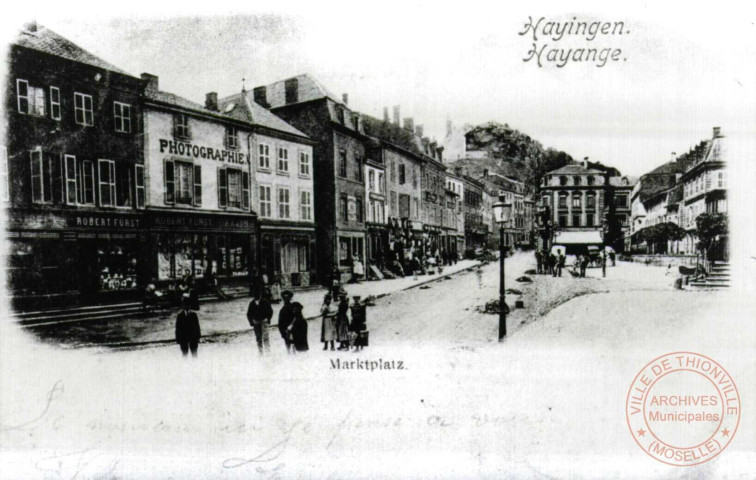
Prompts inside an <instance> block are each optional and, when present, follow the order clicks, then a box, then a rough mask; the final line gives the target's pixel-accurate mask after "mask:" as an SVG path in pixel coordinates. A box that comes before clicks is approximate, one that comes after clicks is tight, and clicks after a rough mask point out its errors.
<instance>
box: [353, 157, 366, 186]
mask: <svg viewBox="0 0 756 480" xmlns="http://www.w3.org/2000/svg"><path fill="white" fill-rule="evenodd" d="M354 165H355V169H356V171H355V172H354V178H355V179H356V180H357V181H358V182H362V181H363V180H364V178H365V177H364V172H363V171H362V157H360V156H359V155H357V156H355V157H354Z"/></svg>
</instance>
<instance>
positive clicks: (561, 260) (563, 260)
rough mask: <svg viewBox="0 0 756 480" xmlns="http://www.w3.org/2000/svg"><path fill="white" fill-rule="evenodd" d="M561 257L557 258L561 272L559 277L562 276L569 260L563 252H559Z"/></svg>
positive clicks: (558, 268)
mask: <svg viewBox="0 0 756 480" xmlns="http://www.w3.org/2000/svg"><path fill="white" fill-rule="evenodd" d="M558 253H559V257H558V258H557V270H558V271H559V275H558V276H560V277H561V276H562V269H563V268H564V262H565V261H566V260H567V258H566V257H565V256H564V254H563V253H562V251H561V250H559V252H558Z"/></svg>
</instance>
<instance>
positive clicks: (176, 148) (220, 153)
mask: <svg viewBox="0 0 756 480" xmlns="http://www.w3.org/2000/svg"><path fill="white" fill-rule="evenodd" d="M159 143H160V153H168V154H169V155H178V156H182V157H187V158H202V159H208V160H215V161H216V162H222V163H233V164H235V165H247V164H248V163H249V155H248V154H245V153H242V152H236V151H233V150H225V149H220V148H213V147H209V146H206V145H195V144H192V143H191V142H181V141H176V140H168V139H166V138H161V139H159Z"/></svg>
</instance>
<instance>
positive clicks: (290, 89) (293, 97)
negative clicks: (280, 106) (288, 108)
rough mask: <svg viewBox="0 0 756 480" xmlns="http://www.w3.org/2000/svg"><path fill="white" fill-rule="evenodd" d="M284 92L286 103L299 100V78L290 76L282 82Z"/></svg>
mask: <svg viewBox="0 0 756 480" xmlns="http://www.w3.org/2000/svg"><path fill="white" fill-rule="evenodd" d="M284 92H285V96H286V104H287V105H288V104H290V103H297V102H298V101H299V79H296V78H290V79H288V80H286V82H284Z"/></svg>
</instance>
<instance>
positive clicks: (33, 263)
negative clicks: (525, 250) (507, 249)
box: [0, 23, 533, 304]
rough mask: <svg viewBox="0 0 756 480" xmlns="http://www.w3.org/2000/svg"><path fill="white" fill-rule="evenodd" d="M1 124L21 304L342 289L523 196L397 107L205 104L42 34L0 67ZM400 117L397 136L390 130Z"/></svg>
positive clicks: (514, 236) (472, 235) (455, 237)
mask: <svg viewBox="0 0 756 480" xmlns="http://www.w3.org/2000/svg"><path fill="white" fill-rule="evenodd" d="M7 61H8V72H9V75H8V77H7V84H6V85H7V87H6V96H5V99H6V100H5V112H6V113H5V115H4V116H3V118H2V120H1V121H0V135H2V138H4V139H5V142H4V144H3V145H2V147H0V174H2V178H0V197H1V198H2V201H3V202H4V203H5V206H6V208H5V210H6V225H5V231H4V234H5V237H6V239H7V245H8V251H7V254H8V255H7V261H6V265H7V270H8V290H9V291H10V293H11V295H12V296H13V298H14V299H16V300H17V301H18V302H21V303H23V302H26V303H27V304H30V303H31V304H33V303H34V302H35V301H36V299H38V298H41V297H44V298H45V299H48V300H49V299H57V300H54V302H55V303H61V304H63V303H88V302H97V303H100V302H108V301H117V300H122V299H126V298H129V297H134V298H137V297H138V296H140V295H141V292H142V290H143V288H144V286H145V285H146V284H147V283H148V282H150V281H155V282H156V283H158V285H164V284H167V283H170V282H175V281H177V280H178V279H181V278H183V277H186V276H193V277H194V278H195V279H196V280H198V281H203V280H206V279H209V278H210V277H212V280H213V281H215V280H216V279H217V281H218V282H219V283H221V284H234V283H236V284H248V283H249V282H251V281H255V280H256V279H259V278H260V277H261V276H262V275H265V276H266V277H267V279H268V281H270V282H277V283H280V284H281V285H282V286H283V287H287V288H295V287H307V286H310V285H315V284H328V283H330V282H331V281H333V280H337V279H338V280H341V281H345V280H346V279H348V278H349V277H351V275H352V272H353V267H354V265H355V264H356V263H358V262H359V263H361V264H362V265H364V268H365V270H366V272H367V274H368V276H372V275H375V276H377V277H380V276H381V273H382V272H386V271H392V270H393V271H396V270H398V269H400V268H403V269H405V270H406V271H407V270H408V269H409V267H410V264H411V263H412V262H413V261H414V259H417V260H418V261H419V262H420V263H422V262H424V261H425V260H426V259H427V258H429V257H431V256H433V257H438V256H441V257H453V256H456V257H460V256H462V255H463V254H464V253H465V251H466V250H467V251H470V250H474V249H476V248H478V247H484V246H487V245H490V244H491V243H492V241H493V240H492V239H493V238H495V237H493V235H492V232H493V230H494V225H493V218H492V210H491V206H492V203H493V202H494V201H496V199H497V198H498V197H499V196H500V195H504V196H506V197H507V199H508V201H511V202H512V204H513V206H514V207H515V210H514V213H515V214H514V215H513V218H512V220H511V221H510V222H509V223H510V224H509V225H508V226H507V230H506V239H507V243H508V244H510V245H515V244H517V243H520V244H526V243H528V242H529V241H530V236H529V232H530V231H531V230H532V218H533V202H532V201H530V200H528V199H526V198H525V196H524V185H523V184H522V183H521V182H518V181H516V180H513V179H509V178H506V177H501V176H498V175H494V174H492V175H490V176H489V175H485V176H484V177H485V178H472V177H470V176H468V175H466V174H465V172H463V171H461V170H459V169H457V170H455V169H454V168H453V167H450V166H448V165H447V164H445V163H444V158H443V151H444V148H443V146H442V145H440V144H438V143H437V142H435V141H434V140H431V139H429V138H428V137H426V136H424V135H423V128H422V126H421V125H414V122H413V119H412V118H403V119H402V118H401V117H400V110H399V107H394V109H393V118H389V110H388V108H386V109H384V115H383V118H382V119H379V118H373V117H371V116H369V115H365V114H362V113H360V112H357V111H355V110H353V109H351V108H350V106H349V99H348V96H347V95H346V94H345V95H343V96H341V97H340V98H338V97H336V96H335V95H333V94H331V93H330V92H329V91H328V90H327V89H326V88H325V87H323V86H322V85H321V84H320V83H319V82H317V80H315V79H314V78H312V77H311V76H309V75H300V76H297V77H293V78H289V79H286V80H284V81H281V82H276V83H273V84H271V85H266V86H259V87H256V88H254V89H252V90H251V91H247V90H245V89H244V88H242V90H241V92H239V93H237V94H234V95H230V96H226V97H219V96H218V95H217V94H216V93H214V92H211V93H208V94H207V95H206V100H205V103H204V104H198V103H195V102H193V101H190V100H188V99H185V98H182V97H180V96H178V95H175V94H172V93H169V92H165V91H163V90H161V89H160V85H159V78H158V77H157V76H155V75H151V74H146V73H145V74H142V75H141V77H134V76H132V75H130V74H128V73H126V72H124V71H122V70H120V69H119V68H118V67H116V66H114V65H111V64H109V63H107V62H105V61H104V60H102V59H100V58H98V57H96V56H94V55H92V54H90V53H89V52H87V51H86V50H84V49H82V48H81V47H79V46H77V45H75V44H74V43H72V42H70V41H69V40H67V39H65V38H63V37H62V36H60V35H58V34H56V33H55V32H53V31H51V30H49V29H47V28H45V27H43V26H41V25H37V24H35V23H31V24H29V25H27V26H25V27H24V28H23V29H22V30H21V31H20V32H19V34H18V37H17V39H16V40H15V41H14V42H13V43H12V45H11V46H10V50H9V56H8V59H7ZM400 121H401V124H400Z"/></svg>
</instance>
